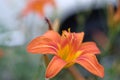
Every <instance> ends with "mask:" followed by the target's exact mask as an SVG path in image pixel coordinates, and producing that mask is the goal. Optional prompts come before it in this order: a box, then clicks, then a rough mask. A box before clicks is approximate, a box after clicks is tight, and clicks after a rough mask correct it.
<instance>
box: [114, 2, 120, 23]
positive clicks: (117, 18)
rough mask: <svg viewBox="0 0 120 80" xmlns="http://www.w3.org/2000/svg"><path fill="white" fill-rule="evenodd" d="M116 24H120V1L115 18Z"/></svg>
mask: <svg viewBox="0 0 120 80" xmlns="http://www.w3.org/2000/svg"><path fill="white" fill-rule="evenodd" d="M113 20H114V22H116V23H117V22H120V0H118V7H117V11H116V13H115V15H114V17H113Z"/></svg>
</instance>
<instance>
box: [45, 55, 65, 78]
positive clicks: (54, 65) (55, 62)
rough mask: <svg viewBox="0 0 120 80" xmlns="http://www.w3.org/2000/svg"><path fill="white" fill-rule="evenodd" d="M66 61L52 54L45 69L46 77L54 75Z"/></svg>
mask: <svg viewBox="0 0 120 80" xmlns="http://www.w3.org/2000/svg"><path fill="white" fill-rule="evenodd" d="M66 64H67V63H66V62H65V61H63V60H62V59H61V58H59V57H57V56H54V57H53V59H52V60H51V62H50V63H49V65H48V67H47V70H46V78H52V77H54V76H55V75H56V74H57V73H58V72H60V70H61V69H62V68H63V67H64V66H65V65H66Z"/></svg>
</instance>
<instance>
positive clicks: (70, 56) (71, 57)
mask: <svg viewBox="0 0 120 80" xmlns="http://www.w3.org/2000/svg"><path fill="white" fill-rule="evenodd" d="M81 53H82V52H81V51H79V50H78V51H76V50H75V48H73V47H72V45H68V44H67V45H66V46H65V47H63V48H60V49H59V51H58V56H59V57H60V58H62V59H63V60H64V61H66V62H67V65H66V66H65V67H69V66H71V65H73V64H74V61H75V60H76V58H78V57H79V56H80V54H81Z"/></svg>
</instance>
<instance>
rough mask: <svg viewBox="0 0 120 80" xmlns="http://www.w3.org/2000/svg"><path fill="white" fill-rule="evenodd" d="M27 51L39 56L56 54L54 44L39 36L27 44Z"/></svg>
mask: <svg viewBox="0 0 120 80" xmlns="http://www.w3.org/2000/svg"><path fill="white" fill-rule="evenodd" d="M27 51H28V52H31V53H40V54H48V53H50V54H56V52H57V45H56V44H54V43H53V42H52V41H51V40H50V39H48V38H46V37H43V36H39V37H37V38H35V39H33V40H32V41H31V42H30V43H29V44H28V46H27Z"/></svg>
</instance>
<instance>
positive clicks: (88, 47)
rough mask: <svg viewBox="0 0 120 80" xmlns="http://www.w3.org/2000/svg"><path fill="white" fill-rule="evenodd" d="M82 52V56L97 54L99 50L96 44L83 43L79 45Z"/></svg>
mask: <svg viewBox="0 0 120 80" xmlns="http://www.w3.org/2000/svg"><path fill="white" fill-rule="evenodd" d="M79 50H81V51H83V53H82V54H87V53H88V54H99V53H100V50H99V49H98V48H97V46H96V43H94V42H84V43H82V44H81V46H80V49H79Z"/></svg>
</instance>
